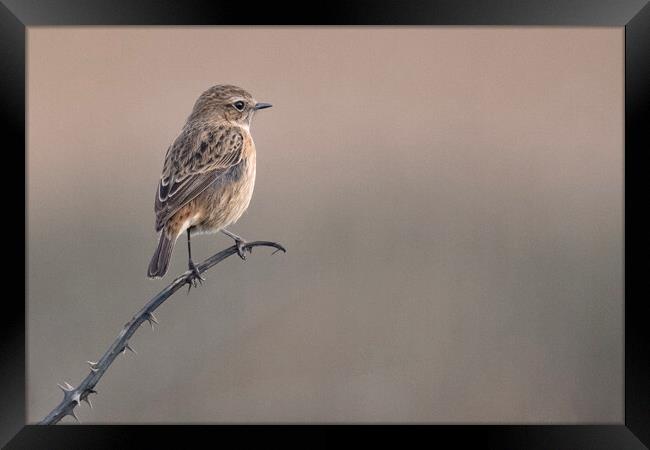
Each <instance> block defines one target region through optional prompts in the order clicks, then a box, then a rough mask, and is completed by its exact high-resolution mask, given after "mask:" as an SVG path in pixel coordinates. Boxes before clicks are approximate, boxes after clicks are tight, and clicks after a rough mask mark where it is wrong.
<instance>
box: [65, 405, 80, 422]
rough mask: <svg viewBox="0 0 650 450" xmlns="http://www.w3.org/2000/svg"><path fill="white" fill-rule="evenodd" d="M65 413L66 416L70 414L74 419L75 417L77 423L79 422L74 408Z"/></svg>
mask: <svg viewBox="0 0 650 450" xmlns="http://www.w3.org/2000/svg"><path fill="white" fill-rule="evenodd" d="M66 415H67V416H72V417H74V419H75V420H76V421H77V422H78V423H80V422H79V417H77V415H76V414H75V413H74V408H72V409H70V412H69V413H68V414H66Z"/></svg>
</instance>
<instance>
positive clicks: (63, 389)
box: [57, 381, 74, 394]
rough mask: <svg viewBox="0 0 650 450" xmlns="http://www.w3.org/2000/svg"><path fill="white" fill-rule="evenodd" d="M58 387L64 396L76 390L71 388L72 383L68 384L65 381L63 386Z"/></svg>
mask: <svg viewBox="0 0 650 450" xmlns="http://www.w3.org/2000/svg"><path fill="white" fill-rule="evenodd" d="M57 386H58V387H59V389H61V390H62V391H63V393H64V394H65V393H67V392H70V391H72V390H73V389H74V388H73V387H72V386H70V383H68V382H67V381H64V382H63V385H61V384H57Z"/></svg>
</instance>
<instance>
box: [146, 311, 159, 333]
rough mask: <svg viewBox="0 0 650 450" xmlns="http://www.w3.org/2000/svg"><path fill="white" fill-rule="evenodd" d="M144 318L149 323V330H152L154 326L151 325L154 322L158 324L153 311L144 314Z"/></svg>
mask: <svg viewBox="0 0 650 450" xmlns="http://www.w3.org/2000/svg"><path fill="white" fill-rule="evenodd" d="M145 320H146V321H147V322H149V325H151V331H153V330H154V326H153V324H154V323H155V324H157V325H159V323H158V319H156V316H154V315H153V313H151V312H148V313H147V316H146V318H145Z"/></svg>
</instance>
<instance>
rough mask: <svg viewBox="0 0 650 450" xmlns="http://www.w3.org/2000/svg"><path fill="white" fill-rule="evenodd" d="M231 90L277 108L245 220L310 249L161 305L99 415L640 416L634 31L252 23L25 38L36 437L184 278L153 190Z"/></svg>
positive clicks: (98, 407)
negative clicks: (222, 92)
mask: <svg viewBox="0 0 650 450" xmlns="http://www.w3.org/2000/svg"><path fill="white" fill-rule="evenodd" d="M222 82H229V83H234V84H238V85H240V86H242V87H245V88H247V89H248V90H250V91H251V92H252V93H253V95H255V96H256V98H257V99H258V101H268V102H271V103H273V104H274V105H275V106H274V108H272V109H270V110H266V111H263V112H261V113H259V114H258V115H257V117H256V120H255V122H254V125H253V130H252V131H253V135H254V137H255V140H256V143H257V147H258V178H257V185H256V191H255V195H254V197H253V201H252V203H251V207H250V209H249V211H248V212H247V214H246V215H245V216H244V217H243V218H242V219H241V220H240V222H239V223H238V224H237V225H236V226H234V227H233V228H232V230H233V231H235V232H237V233H239V234H241V235H242V236H244V237H247V238H249V239H270V240H278V241H280V242H282V243H284V244H286V246H287V247H288V249H289V253H287V254H286V255H275V256H273V257H271V256H269V254H270V251H269V250H259V251H256V252H255V253H254V254H253V255H252V257H251V258H249V260H248V261H246V262H242V261H241V260H239V259H237V258H231V259H229V260H228V261H227V262H225V263H224V264H222V265H219V266H218V268H217V269H216V270H213V271H211V272H210V273H209V274H208V275H207V283H206V284H205V285H204V286H203V287H202V288H201V289H199V290H196V291H193V292H192V293H191V294H190V295H189V296H186V295H185V293H184V292H183V293H181V294H179V295H176V296H175V297H173V299H172V300H171V301H169V302H168V303H166V304H165V305H163V307H162V308H161V309H160V310H159V313H158V316H159V319H160V320H161V327H160V328H159V329H157V330H156V331H155V332H151V330H150V329H148V328H143V329H141V330H140V331H139V332H138V333H137V334H136V335H135V337H134V339H133V340H132V344H133V346H134V347H135V349H136V350H137V351H138V355H135V356H134V355H131V354H128V355H126V356H124V357H120V358H119V359H118V360H117V361H116V362H115V364H114V365H113V366H112V368H111V369H110V371H109V372H108V374H107V375H106V377H105V378H104V379H103V380H102V381H101V382H100V384H99V385H98V391H99V396H97V397H96V398H95V399H94V403H95V409H94V410H90V409H89V408H88V407H87V406H85V405H84V406H82V407H81V408H79V416H80V418H81V420H82V422H84V423H94V422H97V423H115V422H118V423H125V422H140V423H142V422H149V423H159V422H204V423H209V422H249V421H253V422H344V421H345V422H347V421H353V422H375V421H379V422H407V421H417V422H471V423H499V422H526V423H533V422H544V423H549V422H566V423H577V422H618V423H620V422H621V421H622V419H623V345H622V335H623V328H622V323H623V281H622V280H623V278H622V276H623V261H622V256H623V209H622V208H623V206H622V205H623V203H622V200H623V187H622V186H623V28H576V29H568V28H503V27H500V28H481V27H476V28H427V27H421V28H406V27H404V28H379V27H367V28H347V29H341V28H334V27H327V28H257V29H249V28H237V27H231V28H56V29H50V28H30V29H29V32H28V105H29V112H28V203H29V204H28V214H29V216H28V225H29V255H28V256H29V298H28V323H27V326H28V374H29V379H28V407H29V411H28V415H29V417H28V419H29V421H30V422H33V421H37V420H39V419H40V418H42V416H44V415H45V414H46V413H47V412H48V411H49V410H50V409H51V408H52V407H54V406H55V405H56V403H57V402H58V401H59V399H60V396H61V394H60V392H59V390H58V389H57V388H56V383H57V382H62V381H64V380H67V381H69V382H71V383H78V382H79V381H80V380H81V379H82V377H83V376H85V374H86V373H87V370H88V369H87V366H86V365H85V362H84V361H86V360H87V359H91V360H92V359H95V360H96V359H97V358H98V357H99V356H101V354H102V353H103V352H104V351H105V349H106V348H107V346H108V345H109V343H110V342H111V341H112V340H113V339H114V338H115V336H116V335H117V333H118V331H119V330H120V328H121V327H122V325H123V324H124V323H125V322H126V321H127V320H128V319H129V318H130V317H131V315H132V314H133V313H134V312H136V311H137V310H138V309H139V308H140V307H141V305H142V304H143V303H144V302H145V301H146V300H147V299H148V298H150V297H151V296H152V295H153V294H155V293H156V292H157V291H159V290H160V289H162V287H163V286H164V285H165V284H166V282H167V281H169V279H171V277H172V276H173V275H176V274H178V273H180V272H182V271H184V270H185V267H186V266H185V265H186V252H185V241H184V240H183V241H181V244H180V245H179V246H177V248H176V251H175V254H174V257H173V261H172V267H171V273H170V274H169V275H168V276H167V278H166V279H165V280H164V281H160V280H158V281H149V280H147V279H146V278H145V273H146V267H147V264H148V261H149V258H150V256H151V254H152V253H153V250H154V247H155V244H156V235H155V233H154V230H153V224H154V216H153V199H154V190H155V186H156V182H157V178H158V176H159V173H160V170H161V167H162V159H163V155H164V153H165V151H166V149H167V146H168V145H169V144H170V142H171V141H172V140H173V139H174V137H175V136H176V134H177V133H178V131H179V130H180V128H181V126H182V124H183V122H184V120H185V118H186V117H187V115H188V114H189V111H190V108H191V107H192V104H193V103H194V101H195V99H196V97H197V96H198V95H199V94H200V93H201V92H202V91H203V90H204V89H206V88H208V87H209V86H211V85H212V84H216V83H222ZM229 245H230V241H229V240H228V239H226V238H225V237H223V236H216V235H214V236H200V237H198V238H196V239H195V240H194V249H195V252H196V253H197V255H198V256H200V257H201V258H203V257H206V256H208V255H209V254H211V253H213V252H215V251H216V250H218V249H221V248H224V247H226V246H229ZM68 419H69V418H67V419H66V422H67V421H68Z"/></svg>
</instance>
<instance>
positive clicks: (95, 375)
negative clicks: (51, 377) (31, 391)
mask: <svg viewBox="0 0 650 450" xmlns="http://www.w3.org/2000/svg"><path fill="white" fill-rule="evenodd" d="M258 246H264V247H274V248H275V249H276V252H277V251H280V250H281V251H283V252H286V250H285V248H284V247H283V246H281V245H280V244H277V243H275V242H269V241H254V242H248V243H246V244H245V245H244V249H245V250H248V251H249V252H250V251H251V249H252V248H253V247H258ZM273 253H275V252H273ZM234 254H237V246H236V245H233V246H232V247H228V248H227V249H225V250H222V251H220V252H219V253H216V254H215V255H212V256H211V257H209V258H208V259H206V260H205V261H203V262H202V263H201V264H199V265H197V269H198V270H199V273H200V274H202V273H204V272H206V271H207V270H208V269H210V268H211V267H212V266H215V265H217V264H219V263H220V262H221V261H223V260H224V259H226V258H228V257H229V256H232V255H234ZM190 276H191V273H190V272H189V271H188V272H185V273H184V274H182V275H180V276H179V277H178V278H176V279H175V280H174V281H172V283H171V284H169V285H168V286H167V287H166V288H165V289H163V290H162V291H160V293H158V295H156V296H155V297H153V298H152V299H151V300H149V302H147V304H146V305H144V307H143V308H142V309H141V310H140V311H138V312H137V314H135V315H134V316H133V318H132V319H131V320H129V321H128V322H127V323H126V325H124V328H122V331H120V334H119V335H118V336H117V339H115V341H114V342H113V343H112V344H111V346H110V347H109V348H108V350H106V353H104V356H102V357H101V359H100V360H99V361H97V362H94V361H87V362H88V364H89V365H90V373H89V374H88V375H87V376H86V378H84V380H83V381H82V382H81V383H80V384H79V386H77V387H73V386H71V385H70V384H68V383H67V382H66V383H64V384H63V385H61V384H59V387H60V388H61V390H62V391H63V400H61V403H59V405H58V406H57V407H56V408H54V409H53V410H52V411H51V412H50V413H49V414H48V415H47V416H46V417H45V418H44V419H43V420H41V421H40V422H39V425H52V424H55V423H57V422H59V421H60V420H61V419H62V418H64V417H65V416H72V417H74V418H75V419H77V416H76V415H75V412H74V409H75V407H76V406H77V405H79V404H80V403H81V402H82V401H85V402H86V403H88V405H89V406H90V407H91V408H92V404H91V403H90V399H89V398H88V396H89V395H90V394H96V393H97V392H96V391H95V389H94V388H95V386H96V385H97V383H98V382H99V380H100V379H101V378H102V377H103V376H104V374H105V373H106V371H107V370H108V368H109V367H110V365H111V364H112V363H113V361H114V360H115V358H117V356H118V355H120V354H121V353H124V352H125V351H127V350H129V351H131V352H133V353H135V351H134V350H133V349H132V348H131V347H130V346H129V339H130V338H131V336H133V333H135V331H136V330H137V329H138V328H139V327H140V325H142V323H143V322H149V324H150V325H151V327H152V328H153V324H154V323H158V321H157V320H156V318H155V316H154V315H153V312H154V311H155V310H156V309H157V308H158V307H159V306H160V305H162V303H163V302H164V301H165V300H167V299H168V298H169V297H171V296H172V295H173V294H174V293H175V292H176V291H178V290H179V289H180V288H182V287H183V286H184V285H185V284H188V283H191V281H190V278H189V277H190ZM77 420H78V419H77Z"/></svg>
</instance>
